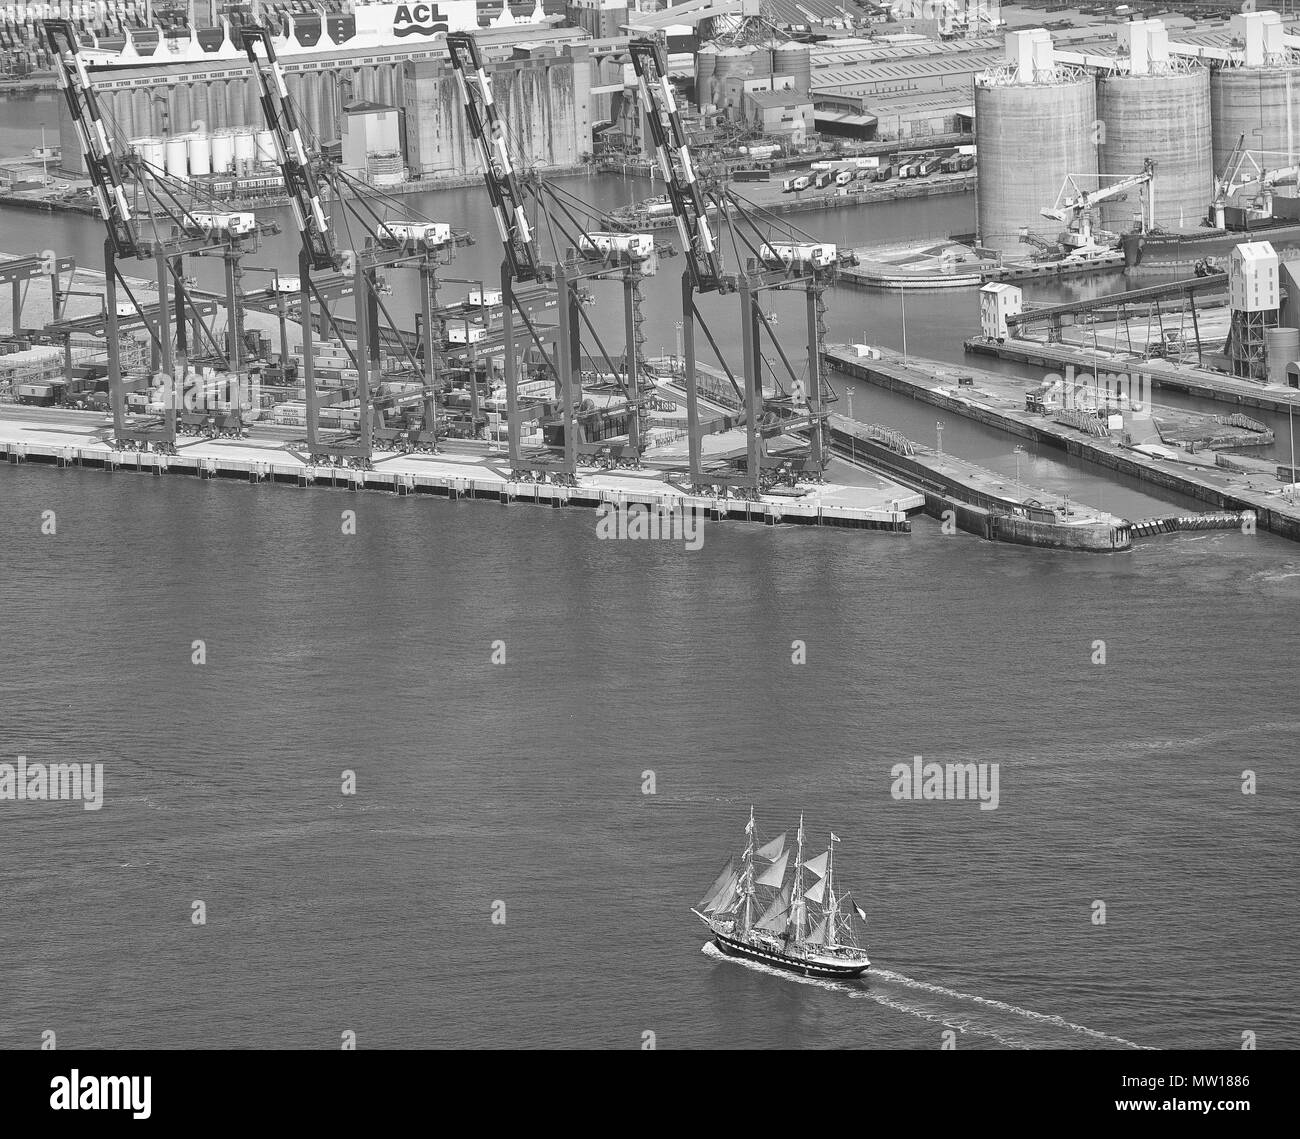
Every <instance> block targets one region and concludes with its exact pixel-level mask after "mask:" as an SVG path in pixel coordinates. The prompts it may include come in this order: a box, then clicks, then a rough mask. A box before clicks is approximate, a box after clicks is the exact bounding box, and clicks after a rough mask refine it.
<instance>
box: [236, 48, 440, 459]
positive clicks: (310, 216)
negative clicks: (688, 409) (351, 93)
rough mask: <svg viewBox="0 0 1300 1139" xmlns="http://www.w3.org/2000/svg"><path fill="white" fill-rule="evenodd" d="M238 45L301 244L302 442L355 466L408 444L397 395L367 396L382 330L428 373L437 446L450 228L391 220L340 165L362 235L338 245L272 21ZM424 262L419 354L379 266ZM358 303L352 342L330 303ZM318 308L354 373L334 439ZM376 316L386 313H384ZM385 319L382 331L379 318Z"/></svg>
mask: <svg viewBox="0 0 1300 1139" xmlns="http://www.w3.org/2000/svg"><path fill="white" fill-rule="evenodd" d="M242 34H243V46H244V50H245V53H246V54H247V55H248V59H249V63H250V65H251V68H252V72H253V75H254V76H255V78H256V80H257V84H258V88H259V92H260V95H259V101H260V103H261V108H262V116H263V118H264V119H265V121H266V125H267V127H268V129H269V130H270V131H271V136H272V139H273V140H274V144H275V151H276V160H277V163H278V164H279V167H280V173H281V175H282V177H283V179H284V184H285V188H286V190H287V191H288V193H289V205H290V208H291V209H292V211H293V215H294V223H295V225H296V226H297V229H298V234H299V241H300V249H299V253H298V304H297V310H298V315H299V319H300V321H301V324H302V334H303V348H302V358H303V386H304V396H305V399H306V404H307V448H308V452H309V454H310V456H311V458H312V461H313V462H316V461H319V462H322V463H326V464H333V463H337V462H343V463H350V464H352V465H356V466H363V467H367V466H369V465H370V463H371V460H372V457H373V453H374V449H375V442H376V441H378V442H379V443H381V444H384V445H397V446H402V447H404V446H406V445H408V444H409V443H410V442H411V439H410V436H409V435H407V436H406V437H405V438H403V432H401V431H399V430H396V429H394V428H391V427H389V426H388V425H387V418H386V417H387V414H388V413H389V412H390V411H393V410H394V408H395V407H396V406H397V404H398V402H399V401H398V400H396V399H386V398H383V397H381V398H373V395H372V393H374V392H376V391H377V388H378V383H379V377H380V375H381V373H382V346H383V343H384V340H385V337H387V339H388V341H389V343H390V345H393V346H396V347H397V349H398V350H399V352H400V353H402V354H404V355H405V357H406V358H407V361H408V363H409V365H410V367H411V368H412V370H414V371H416V372H418V373H420V374H422V375H423V376H424V391H423V393H422V402H423V405H424V414H423V422H422V427H421V429H420V440H419V441H420V443H421V445H422V446H424V447H425V448H426V449H428V448H430V447H432V446H433V445H434V441H435V440H436V433H437V391H436V382H437V379H438V377H437V374H436V363H437V359H438V357H437V353H436V352H435V351H434V346H433V343H432V337H433V328H432V321H431V320H430V319H429V313H430V310H431V294H432V293H433V292H434V291H435V290H436V287H437V286H436V278H435V272H436V265H437V263H438V259H439V258H440V257H441V256H442V255H443V253H444V252H445V251H446V250H447V249H448V247H449V246H450V245H451V244H452V240H451V238H452V235H451V230H450V227H449V226H447V225H444V224H440V223H436V222H431V221H428V219H423V220H418V221H408V222H390V221H387V220H385V219H384V218H383V217H381V216H380V213H379V211H378V210H376V209H375V207H374V206H373V205H372V204H371V197H372V192H371V191H370V190H369V188H368V187H366V186H365V185H364V184H362V183H361V182H359V181H358V180H357V179H354V178H351V177H350V176H348V175H346V174H344V173H343V172H341V171H338V170H329V169H328V168H324V169H325V173H326V175H327V177H328V179H329V182H330V184H331V188H332V189H333V190H334V196H335V200H336V201H337V203H338V204H339V207H340V209H341V210H342V211H343V212H344V215H345V219H346V218H347V217H352V218H355V219H356V220H357V222H358V223H359V225H360V226H361V227H362V228H363V230H364V232H365V234H366V237H365V243H364V248H362V249H360V250H352V249H341V248H340V247H339V245H338V243H337V241H336V240H335V236H334V230H333V228H332V225H331V219H330V218H329V217H328V216H327V215H326V213H325V209H324V206H323V204H322V196H321V179H320V177H318V171H317V167H318V164H319V159H318V158H317V157H316V156H315V155H313V154H311V153H309V151H308V148H307V144H306V142H305V140H304V138H303V134H302V130H301V128H300V126H299V123H298V117H297V112H296V110H295V108H294V106H293V102H292V100H291V99H290V97H289V89H288V85H287V84H286V82H285V77H284V72H283V70H282V68H281V66H280V63H279V60H278V59H277V58H276V53H275V46H274V43H273V42H272V39H271V33H270V31H269V29H267V28H265V27H262V26H246V27H245V28H243V30H242ZM412 265H414V266H417V267H419V268H420V270H421V281H422V291H423V293H424V301H423V308H424V315H425V322H424V329H423V333H422V335H423V337H424V345H425V351H424V363H423V364H421V363H420V362H419V360H418V359H417V358H416V356H415V354H414V352H413V351H412V344H411V343H410V337H409V335H408V334H404V333H403V332H402V330H401V329H399V328H398V327H397V325H396V323H395V322H394V321H393V318H392V315H391V313H390V312H389V311H388V308H387V306H386V305H385V304H384V302H383V300H382V293H383V292H384V286H383V284H382V282H381V280H380V278H379V270H380V269H384V268H398V267H403V266H412ZM349 293H350V294H351V295H352V298H353V301H354V303H355V320H354V330H355V339H356V349H355V351H354V350H353V348H352V347H351V345H349V343H348V339H347V336H346V329H345V328H344V327H343V325H342V324H341V322H340V321H339V320H336V319H335V317H334V315H333V313H332V312H331V311H330V303H329V302H330V301H331V300H336V299H339V298H341V297H343V296H346V295H348V294H349ZM313 301H315V302H316V303H317V304H318V305H319V308H320V313H321V318H322V322H323V324H328V325H329V326H330V328H331V329H332V330H333V331H334V334H335V335H336V336H337V337H338V338H339V340H340V342H341V343H342V344H343V345H344V346H345V348H346V351H347V355H348V357H349V359H350V360H351V363H352V365H353V367H354V368H355V369H356V372H357V401H358V408H359V413H358V419H359V423H358V432H357V437H356V438H355V440H351V439H339V438H331V439H330V440H328V441H327V440H325V439H324V438H323V437H322V435H321V432H320V427H319V421H320V396H319V393H318V391H317V388H316V381H315V375H314V355H315V353H314V348H313V343H312V338H313V332H314V325H313V317H312V303H313ZM381 315H382V317H383V321H382V322H381V319H380V318H381ZM385 322H386V324H387V326H388V328H387V331H385V329H384V327H383V323H385Z"/></svg>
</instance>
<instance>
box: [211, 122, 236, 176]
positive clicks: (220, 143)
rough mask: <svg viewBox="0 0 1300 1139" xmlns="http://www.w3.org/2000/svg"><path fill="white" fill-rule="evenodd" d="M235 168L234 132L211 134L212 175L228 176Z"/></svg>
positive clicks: (225, 131) (215, 132)
mask: <svg viewBox="0 0 1300 1139" xmlns="http://www.w3.org/2000/svg"><path fill="white" fill-rule="evenodd" d="M234 166H235V132H234V131H232V130H219V131H213V132H212V173H213V174H228V173H230V171H231V170H233V169H234Z"/></svg>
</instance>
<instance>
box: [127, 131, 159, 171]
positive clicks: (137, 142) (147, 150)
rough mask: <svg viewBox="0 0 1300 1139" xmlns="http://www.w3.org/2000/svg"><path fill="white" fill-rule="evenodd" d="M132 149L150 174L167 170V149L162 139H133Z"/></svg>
mask: <svg viewBox="0 0 1300 1139" xmlns="http://www.w3.org/2000/svg"><path fill="white" fill-rule="evenodd" d="M131 149H132V150H133V151H134V152H135V153H136V154H138V155H139V156H140V160H141V161H142V162H143V163H144V164H145V168H146V169H147V170H148V171H149V173H151V174H154V173H159V172H161V171H163V170H165V169H166V168H167V147H166V144H165V141H164V140H163V139H161V138H154V137H152V136H150V137H148V138H133V139H132V140H131Z"/></svg>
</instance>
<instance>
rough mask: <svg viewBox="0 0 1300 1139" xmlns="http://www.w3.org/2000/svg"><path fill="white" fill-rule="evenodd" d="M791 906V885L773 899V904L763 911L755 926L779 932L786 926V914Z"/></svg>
mask: <svg viewBox="0 0 1300 1139" xmlns="http://www.w3.org/2000/svg"><path fill="white" fill-rule="evenodd" d="M789 908H790V887H789V886H787V887H786V888H785V889H784V890H782V891H781V892H780V893H779V894H778V895H777V896H776V897H775V898H774V899H773V900H772V904H771V905H770V906H768V907H767V909H766V910H764V911H763V916H762V917H761V918H759V919H758V921H756V922H755V923H754V928H755V929H765V930H768V931H769V932H771V933H778V932H779V931H780V930H781V929H783V928H784V926H785V914H786V911H787V910H788V909H789Z"/></svg>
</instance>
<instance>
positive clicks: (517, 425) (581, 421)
mask: <svg viewBox="0 0 1300 1139" xmlns="http://www.w3.org/2000/svg"><path fill="white" fill-rule="evenodd" d="M447 47H448V51H449V52H450V54H451V63H452V68H453V74H454V76H455V78H456V83H457V88H458V93H459V96H460V99H461V102H462V103H463V105H464V108H465V118H466V122H467V124H468V126H469V131H470V136H471V138H472V139H473V140H474V143H475V146H476V148H477V150H478V153H479V160H480V163H481V164H482V166H483V176H484V180H485V182H486V184H487V188H488V196H489V198H490V200H491V203H492V209H493V214H494V217H495V220H496V224H497V230H498V233H499V235H500V238H501V243H502V248H503V251H504V260H503V261H502V265H501V294H502V313H503V319H502V332H503V336H504V340H505V345H504V350H505V367H504V373H505V377H504V378H505V387H506V419H507V431H508V440H509V441H508V453H509V462H510V467H511V470H512V471H513V472H515V473H517V474H520V475H528V476H531V477H534V478H539V477H540V478H547V479H553V480H555V481H559V482H572V481H574V479H576V477H577V471H578V466H579V463H580V460H581V461H585V462H588V463H590V462H604V463H607V464H612V463H626V464H636V463H638V462H639V458H640V453H641V450H642V445H641V437H642V426H643V419H644V408H645V406H646V405H647V403H649V402H651V401H652V400H653V399H654V396H653V394H647V393H645V392H644V391H643V390H642V387H641V380H640V359H639V356H640V354H639V351H638V348H639V344H640V322H641V309H640V304H641V297H640V281H641V278H642V277H643V276H647V275H650V274H652V273H654V272H655V271H656V266H657V258H658V256H659V255H660V254H661V253H665V252H668V250H665V249H664V248H663V247H661V246H658V245H656V243H655V241H654V238H653V236H652V235H650V234H628V233H607V232H601V231H599V230H598V229H596V228H594V227H591V228H589V226H588V222H587V221H586V220H584V217H583V215H584V214H586V213H587V212H588V210H589V207H588V206H587V205H586V204H585V203H582V202H580V201H578V200H577V199H576V198H573V197H572V196H571V195H567V194H564V193H562V192H561V191H559V190H557V189H555V188H554V187H552V186H550V185H548V184H547V183H545V182H544V181H542V180H541V179H540V178H538V177H535V176H532V175H528V174H526V173H525V174H522V175H521V173H520V170H519V165H518V163H517V161H516V159H515V157H514V155H513V154H512V152H511V146H510V143H509V139H508V136H507V132H506V129H505V126H504V124H503V123H502V121H501V118H500V115H499V114H498V111H497V106H496V99H495V94H494V91H493V87H492V79H491V76H490V75H489V74H488V72H487V68H486V66H485V64H484V60H483V56H482V53H481V51H480V49H479V45H478V42H477V40H476V38H475V36H474V35H473V33H453V34H451V35H449V36H448V37H447ZM526 199H527V200H526ZM530 203H531V204H532V205H533V206H534V208H535V209H536V210H537V211H538V212H539V213H540V214H541V216H542V218H543V219H544V224H545V227H546V230H547V232H548V234H549V235H550V239H551V245H552V247H553V253H554V256H553V257H552V258H547V259H544V258H543V256H542V253H541V251H540V250H539V246H538V241H537V234H536V232H535V230H534V226H533V224H532V223H531V222H530V220H529V210H528V206H529V204H530ZM610 280H621V281H622V284H623V303H624V316H625V319H624V329H625V332H626V336H627V343H626V346H625V350H624V352H623V355H622V357H621V365H620V364H616V363H615V360H614V357H613V356H612V355H611V354H610V353H609V352H608V351H607V350H606V349H605V346H604V344H603V343H602V341H601V339H600V335H599V333H598V332H597V330H596V327H595V324H594V322H593V321H592V319H591V317H590V316H589V315H588V314H587V313H586V311H585V308H584V305H583V286H584V285H585V284H597V283H600V282H605V281H610ZM530 282H536V283H540V284H544V285H547V286H553V287H554V289H555V294H556V300H557V306H556V307H557V310H558V312H557V325H558V327H557V341H558V343H557V345H556V347H555V351H554V352H552V351H551V350H550V347H549V346H548V345H547V343H546V341H545V338H544V336H543V335H542V330H541V329H540V328H539V326H538V325H537V324H536V323H535V322H534V321H533V320H532V319H531V318H530V317H529V315H528V314H527V313H526V312H525V310H524V308H523V307H522V306H521V305H520V303H519V297H518V294H517V291H516V286H517V285H520V284H523V283H530ZM516 316H518V317H520V318H521V319H522V321H523V322H524V324H525V326H526V327H527V329H528V333H529V336H530V338H531V340H532V343H533V345H534V347H535V348H536V350H537V353H538V355H539V356H540V358H541V360H542V362H543V367H544V369H545V370H546V371H548V372H549V373H550V375H551V376H552V377H553V381H554V398H549V399H548V398H542V397H539V396H537V395H536V394H532V395H526V394H525V393H524V392H523V391H522V390H521V385H522V375H521V367H520V354H519V351H518V345H517V343H516V340H515V323H514V322H515V317H516ZM584 325H585V327H586V330H587V333H588V334H589V336H590V337H591V339H592V340H593V341H594V342H595V344H596V345H597V347H598V349H599V353H600V359H601V360H602V361H603V363H604V366H605V367H607V368H608V370H609V371H608V374H610V375H612V376H613V377H614V379H615V382H616V384H617V385H618V387H619V388H620V389H621V395H622V399H621V401H611V402H610V403H609V404H607V405H606V406H604V407H598V406H596V405H595V401H594V400H589V399H585V398H583V391H582V365H583V327H584ZM534 422H539V423H540V425H541V430H542V439H543V448H542V450H541V451H533V452H531V453H529V454H525V453H524V450H523V440H522V427H523V425H524V424H525V423H534ZM624 432H625V433H626V434H627V436H628V443H627V445H626V447H623V446H622V445H621V444H619V443H617V442H615V441H614V437H615V436H621V435H622V434H623V433H624Z"/></svg>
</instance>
